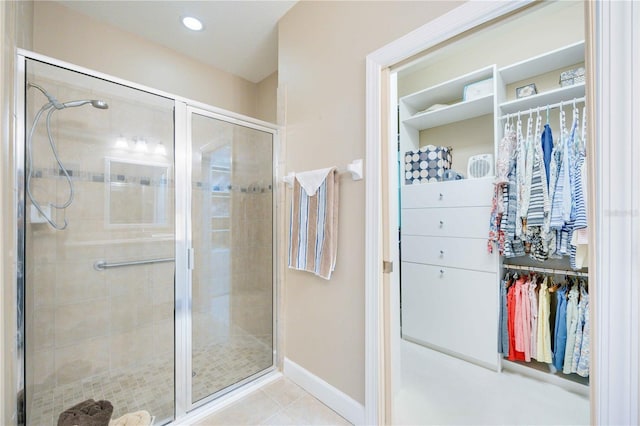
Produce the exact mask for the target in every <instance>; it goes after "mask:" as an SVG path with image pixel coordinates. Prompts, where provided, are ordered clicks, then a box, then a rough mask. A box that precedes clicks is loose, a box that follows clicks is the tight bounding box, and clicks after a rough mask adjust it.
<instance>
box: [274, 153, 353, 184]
mask: <svg viewBox="0 0 640 426" xmlns="http://www.w3.org/2000/svg"><path fill="white" fill-rule="evenodd" d="M338 173H340V174H343V173H351V179H353V180H362V178H363V170H362V158H358V159H357V160H353V161H352V162H351V163H349V164H347V167H346V169H344V170H343V169H339V170H338ZM295 176H296V174H295V172H290V173H289V174H288V175H286V176H284V177H283V178H282V180H283V181H284V183H286V184H287V186H288V187H290V188H291V187H293V179H294V178H295Z"/></svg>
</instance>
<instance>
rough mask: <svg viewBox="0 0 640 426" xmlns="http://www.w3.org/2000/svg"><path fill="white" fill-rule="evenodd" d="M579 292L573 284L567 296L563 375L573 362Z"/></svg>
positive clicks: (567, 372)
mask: <svg viewBox="0 0 640 426" xmlns="http://www.w3.org/2000/svg"><path fill="white" fill-rule="evenodd" d="M579 294H580V291H579V290H578V286H577V285H576V284H573V285H572V286H571V290H569V295H568V296H567V317H566V325H567V342H566V344H565V351H564V354H565V355H564V362H563V364H562V365H563V367H562V372H563V373H564V374H570V373H571V364H572V362H573V350H574V346H575V343H576V334H577V333H578V295H579Z"/></svg>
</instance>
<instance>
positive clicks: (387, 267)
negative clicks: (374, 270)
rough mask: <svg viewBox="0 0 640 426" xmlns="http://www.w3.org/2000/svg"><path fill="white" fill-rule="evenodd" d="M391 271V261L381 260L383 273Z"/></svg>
mask: <svg viewBox="0 0 640 426" xmlns="http://www.w3.org/2000/svg"><path fill="white" fill-rule="evenodd" d="M392 272H393V262H392V261H390V260H383V261H382V273H383V274H390V273H392Z"/></svg>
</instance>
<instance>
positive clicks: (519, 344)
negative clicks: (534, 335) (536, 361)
mask: <svg viewBox="0 0 640 426" xmlns="http://www.w3.org/2000/svg"><path fill="white" fill-rule="evenodd" d="M515 287H516V293H515V295H516V310H515V340H516V350H517V351H518V352H522V353H523V354H524V360H525V361H527V362H529V361H531V335H530V333H531V329H530V324H531V319H530V315H531V304H530V302H529V281H528V280H527V277H525V276H522V277H520V278H519V279H518V280H517V281H516V283H515Z"/></svg>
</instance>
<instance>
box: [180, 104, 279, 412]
mask: <svg viewBox="0 0 640 426" xmlns="http://www.w3.org/2000/svg"><path fill="white" fill-rule="evenodd" d="M191 144H192V148H191V152H192V165H191V169H192V170H191V186H192V197H191V198H192V202H191V208H192V213H191V221H192V228H193V232H192V240H193V248H194V252H195V258H194V269H193V271H192V277H191V281H192V334H191V344H192V356H191V367H192V372H191V373H192V381H191V384H192V386H191V402H192V403H196V402H197V401H200V400H202V399H205V398H207V397H208V396H210V395H213V394H215V393H221V392H224V391H226V390H229V389H230V388H233V385H234V384H237V383H239V382H242V381H243V380H244V379H247V378H249V377H251V376H254V375H256V374H258V373H260V372H262V371H264V370H266V369H268V368H269V367H271V366H272V365H273V134H272V133H269V132H265V131H260V130H257V129H253V128H249V127H245V126H241V125H238V124H234V123H230V122H227V121H222V120H218V119H216V118H213V117H209V116H205V115H200V114H195V113H194V114H192V115H191Z"/></svg>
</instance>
